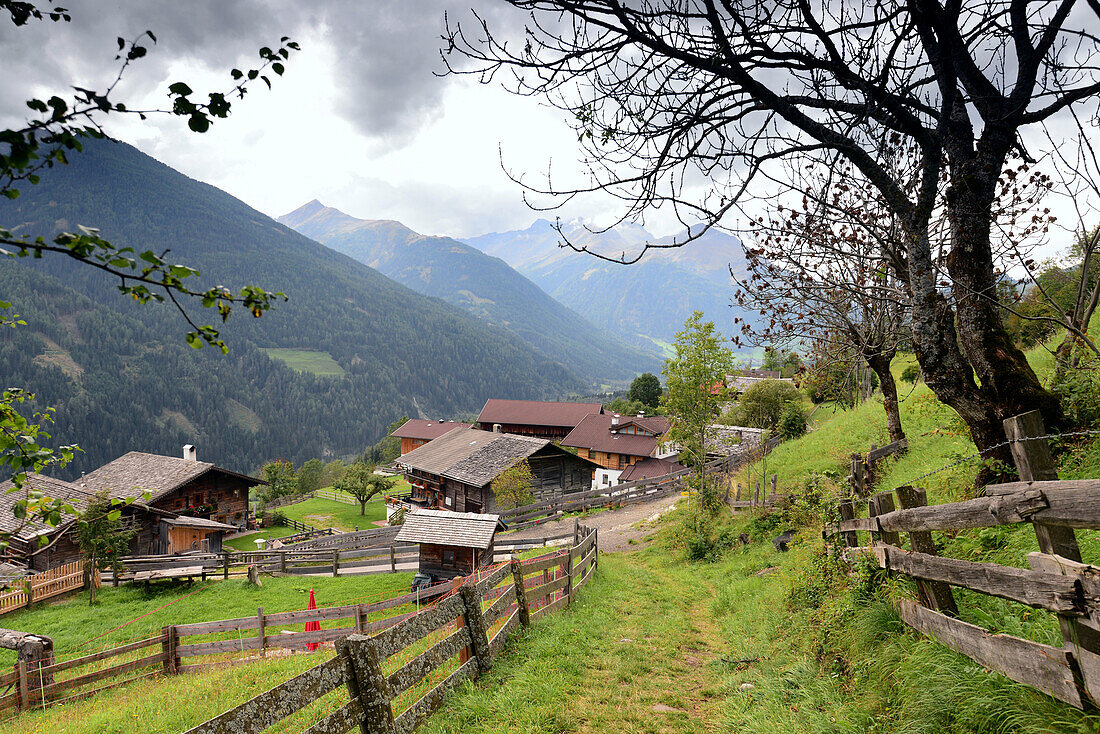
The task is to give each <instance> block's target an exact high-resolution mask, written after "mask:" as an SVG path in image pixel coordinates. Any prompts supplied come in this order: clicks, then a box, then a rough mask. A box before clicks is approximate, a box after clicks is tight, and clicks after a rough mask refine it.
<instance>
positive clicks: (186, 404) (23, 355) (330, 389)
mask: <svg viewBox="0 0 1100 734" xmlns="http://www.w3.org/2000/svg"><path fill="white" fill-rule="evenodd" d="M71 158H72V161H71V163H70V165H68V166H60V167H57V168H54V169H52V170H50V171H49V172H48V175H45V176H43V181H42V183H40V184H39V185H37V186H30V185H27V186H23V187H22V188H23V192H22V195H21V196H20V197H19V198H18V199H16V200H14V201H6V200H5V201H3V202H2V203H0V223H2V224H3V225H4V226H6V227H7V228H8V229H11V230H12V231H13V232H16V233H25V234H28V235H38V234H42V235H45V236H50V235H52V234H54V233H56V232H58V231H63V230H73V229H75V228H76V226H77V225H89V226H96V227H99V228H100V230H101V235H102V236H103V237H105V238H107V239H109V240H111V241H112V242H113V243H115V244H116V245H122V244H127V245H132V246H134V247H135V248H136V249H138V250H139V251H140V250H143V249H148V248H153V249H156V250H158V251H159V250H164V249H170V250H171V253H172V254H171V258H172V259H173V260H174V261H177V262H182V263H186V264H188V265H191V266H193V267H195V268H197V269H198V270H199V271H200V272H201V273H202V278H201V279H200V281H199V282H200V283H201V284H203V286H204V287H206V286H209V285H213V284H218V283H221V284H224V285H226V286H227V287H230V288H237V287H240V286H243V285H246V284H257V285H261V286H263V287H265V288H268V289H271V290H281V291H283V292H285V293H286V294H287V295H288V296H289V298H290V300H289V302H287V303H280V304H278V305H277V306H276V307H275V308H274V309H273V310H272V311H271V312H269V313H267V314H265V315H264V316H263V317H262V318H260V319H253V318H251V317H250V316H249V315H248V314H246V313H243V312H240V311H239V310H238V312H237V313H235V314H234V316H233V318H231V319H230V320H229V322H228V323H227V324H225V325H224V328H223V330H222V331H223V335H224V336H225V338H226V341H227V342H228V344H229V346H230V350H231V351H230V354H229V355H227V356H223V355H222V354H221V353H220V352H218V351H216V350H212V349H209V348H204V349H202V350H193V349H191V348H190V347H188V346H187V345H186V344H185V342H184V340H183V333H184V331H185V330H186V329H187V327H186V325H185V324H184V322H183V320H182V319H181V317H180V316H179V314H178V313H176V312H175V311H173V310H172V309H171V308H169V307H166V306H163V305H157V304H149V305H146V306H138V305H136V304H133V303H132V302H130V301H129V300H127V299H125V298H123V297H121V296H120V295H119V294H118V293H117V292H116V291H115V289H114V288H113V287H112V286H114V285H116V283H117V281H115V280H113V279H112V278H108V277H106V276H104V274H102V273H101V272H99V271H97V270H95V269H93V268H91V267H88V266H86V265H80V264H78V263H75V262H74V261H72V260H70V259H69V258H64V257H61V256H56V255H55V256H50V255H47V256H46V257H44V258H42V259H41V260H33V259H30V258H27V259H25V260H24V259H9V258H3V259H0V299H2V300H7V301H12V302H13V308H12V310H13V311H15V312H17V313H19V314H21V315H22V317H23V318H24V319H25V320H26V321H27V326H24V327H20V328H16V329H4V330H3V332H2V336H0V378H2V379H3V384H4V385H5V386H19V387H23V388H25V389H27V390H28V391H31V392H36V393H37V394H38V401H37V405H38V406H39V407H42V406H53V407H56V408H57V413H56V422H55V424H54V425H53V427H52V428H51V429H50V432H51V433H52V434H53V435H54V438H55V441H56V442H57V443H70V442H76V443H79V444H80V445H81V447H82V448H83V449H84V452H85V453H83V454H81V455H79V456H78V458H77V460H76V461H74V463H73V464H72V465H71V466H70V468H69V469H68V471H66V472H64V473H63V474H64V476H65V477H72V476H74V475H77V474H79V473H80V472H81V471H87V470H89V469H92V468H95V467H97V466H99V465H100V464H102V463H104V462H106V461H108V460H110V459H113V458H115V457H117V456H119V455H121V454H122V453H124V452H126V451H130V450H138V451H151V452H158V453H166V454H170V455H176V454H177V453H178V451H179V449H180V446H181V445H182V444H185V443H191V444H195V445H196V446H198V448H199V452H200V458H202V459H204V460H209V461H214V462H217V463H219V464H222V465H224V466H227V467H230V468H235V469H239V470H246V471H247V470H251V469H253V468H255V467H257V466H258V465H259V464H260V463H261V462H263V461H264V460H267V459H271V458H275V457H284V458H287V459H291V460H293V461H294V462H295V463H300V462H301V461H303V460H305V459H308V458H311V457H323V456H327V457H332V456H347V455H351V454H354V453H357V452H359V451H362V450H363V448H364V447H366V446H367V445H369V444H372V443H374V442H375V441H377V440H378V438H379V437H380V436H382V435H384V432H385V429H386V426H387V425H388V424H389V423H390V422H391V421H393V420H395V419H396V418H399V417H401V416H402V415H410V416H416V415H421V416H424V417H432V418H440V417H451V416H456V415H459V414H464V413H471V412H476V411H477V410H478V409H480V407H481V406H482V404H483V403H484V402H485V400H486V399H487V398H488V397H491V396H492V397H500V396H508V397H515V398H530V399H540V398H560V397H563V396H566V395H568V394H571V393H573V392H574V391H577V390H579V389H581V388H582V387H583V383H582V382H581V381H580V380H578V379H577V377H576V376H575V375H574V374H573V373H572V372H571V371H569V370H568V369H566V368H564V367H563V366H562V365H561V364H559V363H558V362H556V361H552V360H548V359H546V358H545V356H544V355H542V354H540V353H538V352H536V351H535V350H533V349H531V348H530V347H529V346H528V345H527V344H525V343H524V342H523V341H521V340H520V339H519V338H517V337H516V336H515V335H514V334H512V333H510V332H508V331H506V330H505V329H503V328H500V327H495V326H492V325H489V324H486V323H484V322H482V321H480V320H478V319H477V318H475V317H473V316H471V315H469V314H467V313H465V312H463V311H461V310H459V309H457V308H455V307H454V306H451V305H450V304H447V303H445V302H443V301H441V300H438V299H434V298H429V297H426V296H424V295H421V294H419V293H416V292H414V291H412V290H410V289H408V288H406V287H404V286H402V285H400V284H398V283H395V282H394V281H392V280H390V279H388V278H386V277H385V276H384V275H382V274H381V273H379V272H377V271H376V270H373V269H371V268H369V267H367V266H366V265H363V264H362V263H360V262H357V261H356V260H354V259H352V258H350V257H348V256H346V255H343V254H341V253H338V252H336V251H334V250H332V249H330V248H327V247H325V246H323V245H321V244H318V243H316V242H314V241H312V240H310V239H308V238H306V237H304V236H303V235H301V234H299V233H297V232H295V231H293V230H291V229H289V228H288V227H285V226H283V225H281V224H278V223H277V222H275V221H274V220H272V219H270V218H268V217H267V216H265V215H263V214H261V213H260V212H258V211H256V210H254V209H252V208H250V207H248V206H247V205H245V204H244V203H242V202H241V201H238V200H237V199H234V198H233V197H232V196H229V195H228V194H226V193H224V192H222V191H220V190H218V189H216V188H214V187H212V186H209V185H207V184H204V183H201V182H198V181H194V180H192V179H190V178H187V177H186V176H184V175H182V174H180V173H178V172H176V171H174V170H172V169H171V168H169V167H167V166H165V165H163V164H161V163H159V162H157V161H155V160H153V159H152V158H150V157H148V156H146V155H144V154H142V153H141V152H139V151H138V150H136V149H134V148H132V147H130V146H128V145H124V144H120V143H114V142H110V141H98V142H97V141H93V142H91V143H89V144H88V145H87V149H86V151H85V152H84V153H81V154H79V155H74V156H71ZM192 313H193V315H194V316H195V317H196V318H197V319H201V321H200V323H208V322H209V320H211V319H216V314H214V313H213V312H212V311H211V310H206V309H201V308H198V307H197V304H196V305H194V308H192ZM264 350H270V351H264ZM269 354H271V355H276V356H278V357H280V358H281V359H273V358H272V357H271V356H269ZM284 362H285V363H284ZM287 364H291V365H295V366H299V367H302V368H304V369H305V370H311V369H312V370H314V371H316V372H320V373H327V374H330V375H333V376H321V374H314V373H312V372H309V371H296V370H294V369H291V368H290V367H288V366H287Z"/></svg>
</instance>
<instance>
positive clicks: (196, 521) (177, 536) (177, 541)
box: [160, 515, 237, 553]
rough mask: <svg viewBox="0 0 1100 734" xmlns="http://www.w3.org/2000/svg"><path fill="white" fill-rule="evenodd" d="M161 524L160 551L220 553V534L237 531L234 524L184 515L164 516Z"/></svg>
mask: <svg viewBox="0 0 1100 734" xmlns="http://www.w3.org/2000/svg"><path fill="white" fill-rule="evenodd" d="M161 525H162V526H163V530H162V531H161V534H160V540H161V548H160V552H161V553H185V552H186V551H193V550H199V551H206V552H208V553H221V550H222V536H224V535H225V534H226V533H235V532H237V528H236V526H234V525H230V524H228V523H224V522H215V521H214V520H208V519H206V518H205V517H188V516H186V515H180V516H179V517H169V518H165V519H163V520H161Z"/></svg>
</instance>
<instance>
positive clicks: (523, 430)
mask: <svg viewBox="0 0 1100 734" xmlns="http://www.w3.org/2000/svg"><path fill="white" fill-rule="evenodd" d="M602 412H603V405H601V404H600V403H554V402H547V401H542V400H500V399H498V398H490V399H489V400H487V401H485V407H483V408H482V409H481V413H480V415H478V417H477V427H478V428H480V429H481V430H483V431H494V430H495V431H499V432H501V433H511V434H513V435H516V436H533V437H535V438H544V439H547V440H549V441H560V440H562V439H563V438H565V437H566V435H568V433H569V432H570V431H572V430H573V429H574V428H576V427H577V424H579V423H580V422H581V421H582V420H583V419H584V417H585V416H587V415H591V414H592V413H602Z"/></svg>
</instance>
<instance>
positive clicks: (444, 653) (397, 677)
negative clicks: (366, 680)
mask: <svg viewBox="0 0 1100 734" xmlns="http://www.w3.org/2000/svg"><path fill="white" fill-rule="evenodd" d="M469 644H470V631H469V630H467V629H466V628H465V627H463V628H462V629H459V630H455V631H454V632H452V633H451V634H449V635H448V636H447V637H445V638H443V639H442V640H441V641H439V642H437V643H436V644H434V645H432V646H431V647H430V648H428V649H427V650H426V651H424V652H422V653H420V654H419V655H417V656H416V657H415V658H413V659H412V660H410V661H409V662H407V663H405V664H404V665H402V666H401V667H400V668H398V669H397V670H395V671H394V672H393V673H392V674H390V676H389V684H390V689H391V691H392V693H393V696H395V697H396V696H397V695H399V694H400V693H402V692H403V691H406V690H408V689H409V688H411V687H412V686H414V685H415V684H416V683H417V682H418V681H419V680H420V679H421V678H423V677H424V676H426V675H427V674H428V673H430V672H432V671H433V670H435V669H436V668H438V667H439V666H440V665H442V664H443V663H444V662H446V661H447V660H448V659H449V658H452V657H454V656H455V655H457V654H458V651H459V650H461V649H462V648H464V647H466V646H467V645H469Z"/></svg>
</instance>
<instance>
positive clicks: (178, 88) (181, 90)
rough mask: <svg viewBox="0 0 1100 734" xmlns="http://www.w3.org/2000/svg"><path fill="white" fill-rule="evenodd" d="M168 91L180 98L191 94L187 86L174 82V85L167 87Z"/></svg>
mask: <svg viewBox="0 0 1100 734" xmlns="http://www.w3.org/2000/svg"><path fill="white" fill-rule="evenodd" d="M168 91H169V92H171V93H172V94H178V95H180V96H182V97H186V96H187V95H189V94H191V87H189V86H187V85H186V84H184V83H183V82H176V83H175V84H173V85H171V86H170V87H168Z"/></svg>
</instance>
